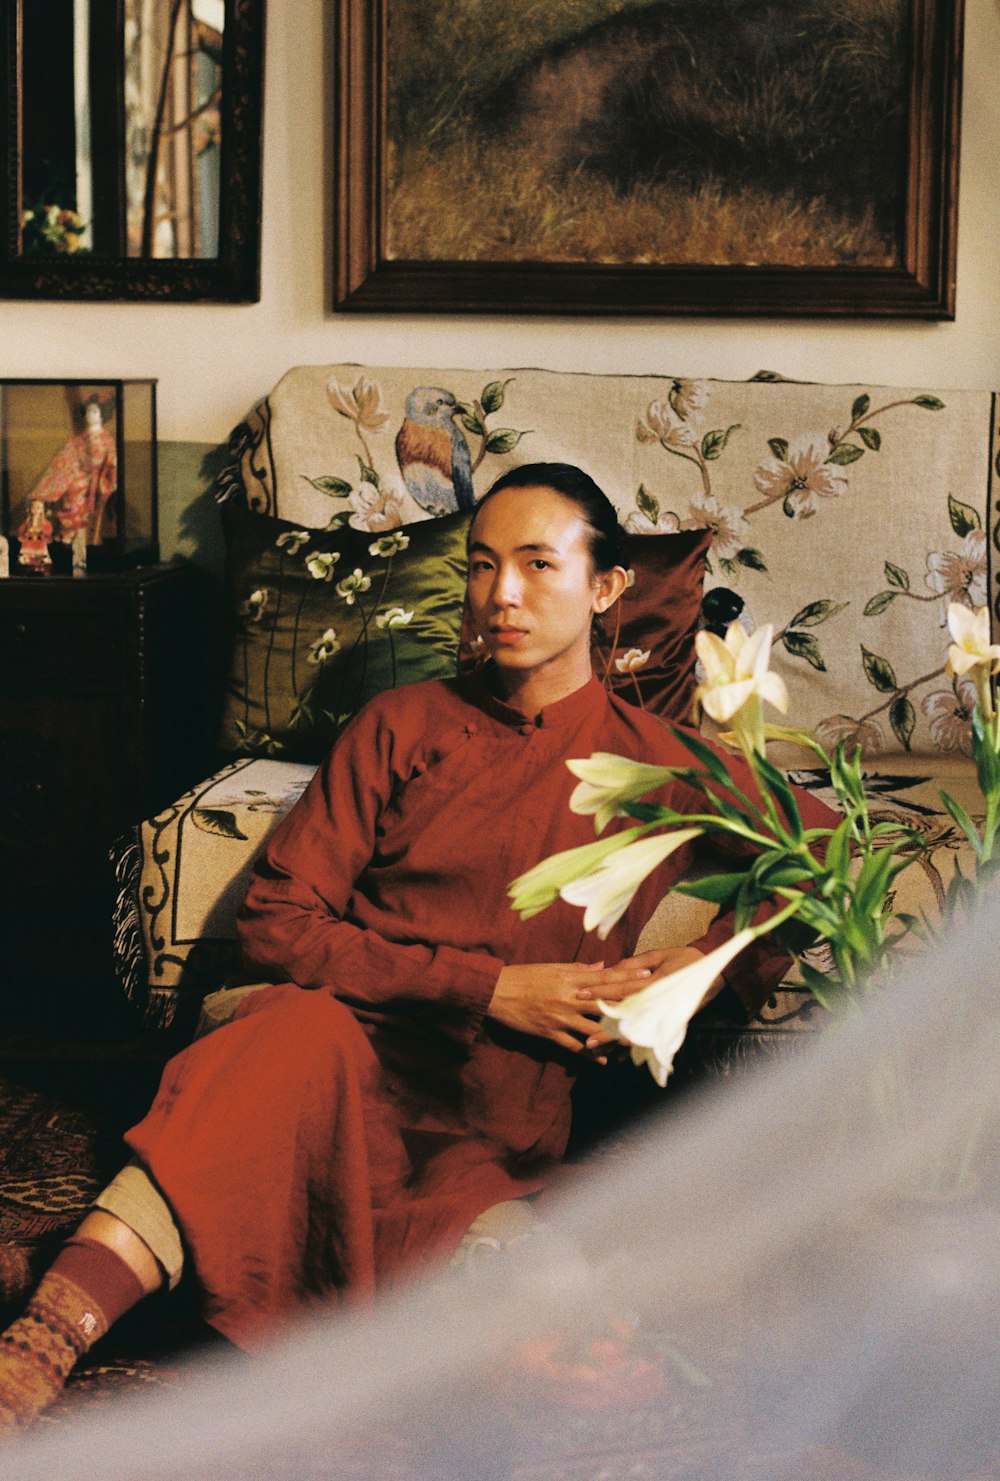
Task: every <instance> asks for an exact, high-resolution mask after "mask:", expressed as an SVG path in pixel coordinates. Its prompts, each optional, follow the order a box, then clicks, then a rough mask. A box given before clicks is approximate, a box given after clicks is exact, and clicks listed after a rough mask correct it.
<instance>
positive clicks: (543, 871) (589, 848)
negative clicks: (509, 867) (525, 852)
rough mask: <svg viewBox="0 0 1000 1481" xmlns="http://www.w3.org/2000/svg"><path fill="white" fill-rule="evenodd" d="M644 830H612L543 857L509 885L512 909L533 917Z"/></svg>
mask: <svg viewBox="0 0 1000 1481" xmlns="http://www.w3.org/2000/svg"><path fill="white" fill-rule="evenodd" d="M641 833H642V828H641V827H635V828H625V829H623V830H622V832H621V833H612V834H611V835H610V837H608V838H601V839H599V840H598V842H597V843H585V844H583V845H582V847H580V848H567V849H563V850H562V852H561V853H558V854H552V855H551V856H550V857H549V858H548V859H543V860H542V862H541V863H540V864H536V865H535V866H534V868H533V869H529V870H527V871H526V873H524V874H521V875H518V877H517V879H515V880H513V881H512V883H511V884H509V885H508V886H507V893H508V895H509V896H510V899H511V905H512V908H513V909H514V910H516V911H517V912H518V914H519V915H520V917H521V919H522V920H530V918H531V917H532V916H533V915H538V914H539V912H540V911H542V910H544V909H545V908H546V907H547V906H549V905H551V904H552V903H553V902H554V901H555V900H558V898H559V891H560V890H561V889H562V887H563V885H564V884H568V883H569V881H570V880H574V879H579V877H580V875H581V874H587V873H588V872H589V871H590V870H591V869H593V868H594V867H595V866H596V865H597V864H599V863H600V862H601V861H602V859H605V858H607V856H608V855H609V854H611V853H614V852H615V851H616V850H618V849H623V848H626V847H627V846H628V844H630V843H633V842H634V841H635V839H637V838H638V837H639V836H640V834H641Z"/></svg>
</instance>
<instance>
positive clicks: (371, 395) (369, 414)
mask: <svg viewBox="0 0 1000 1481" xmlns="http://www.w3.org/2000/svg"><path fill="white" fill-rule="evenodd" d="M326 394H327V396H328V397H329V399H330V405H331V406H332V407H333V409H334V411H335V412H338V413H339V414H340V416H342V417H348V418H349V419H350V420H351V421H352V422H357V424H358V426H359V427H364V428H365V430H366V431H368V432H381V430H382V428H383V427H384V426H385V424H386V422H387V421H388V420H389V413H388V412H387V411H385V410H384V408H383V406H382V392H381V390H380V389H379V387H378V386H377V385H376V384H375V382H374V381H370V380H369V379H368V377H367V376H366V375H359V376H358V378H357V380H356V381H355V382H354V386H353V388H350V389H349V388H348V387H347V386H341V385H339V384H338V382H337V381H336V380H334V379H331V380H329V381H327V383H326Z"/></svg>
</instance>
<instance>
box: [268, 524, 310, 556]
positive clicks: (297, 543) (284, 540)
mask: <svg viewBox="0 0 1000 1481" xmlns="http://www.w3.org/2000/svg"><path fill="white" fill-rule="evenodd" d="M311 539H312V535H311V534H310V532H309V531H308V530H285V532H284V533H283V534H281V535H279V536H278V538H277V540H276V541H275V542H274V543H275V545H277V546H278V548H279V550H287V551H288V554H289V555H298V553H299V551H300V550H301V549H302V547H303V545H308V544H309V541H310V540H311Z"/></svg>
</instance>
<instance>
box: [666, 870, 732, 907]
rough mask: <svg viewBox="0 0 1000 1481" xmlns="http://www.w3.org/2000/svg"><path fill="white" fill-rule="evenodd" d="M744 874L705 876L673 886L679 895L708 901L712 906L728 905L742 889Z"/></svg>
mask: <svg viewBox="0 0 1000 1481" xmlns="http://www.w3.org/2000/svg"><path fill="white" fill-rule="evenodd" d="M746 877H747V876H746V875H745V874H706V875H704V876H703V877H702V878H701V879H687V880H684V881H682V883H680V884H675V885H674V889H675V890H676V891H677V893H678V894H680V895H690V896H691V897H692V898H693V899H695V900H708V901H710V902H711V903H712V904H713V905H728V904H729V902H730V900H732V899H733V898H734V897H735V896H736V895H737V894H738V892H739V891H740V889H741V888H742V887H743V883H744V881H745V879H746Z"/></svg>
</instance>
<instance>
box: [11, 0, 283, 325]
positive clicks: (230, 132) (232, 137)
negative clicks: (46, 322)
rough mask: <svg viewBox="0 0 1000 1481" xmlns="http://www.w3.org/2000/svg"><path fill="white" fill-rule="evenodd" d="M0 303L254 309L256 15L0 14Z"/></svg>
mask: <svg viewBox="0 0 1000 1481" xmlns="http://www.w3.org/2000/svg"><path fill="white" fill-rule="evenodd" d="M0 22H2V27H0V77H2V78H3V79H4V83H3V86H4V88H5V97H4V109H3V113H2V115H0V158H2V159H3V165H4V168H3V173H2V176H0V222H2V236H3V241H2V255H0V297H4V298H38V299H41V298H67V299H106V300H112V299H120V300H126V299H154V300H155V299H161V300H171V301H196V300H206V301H218V302H231V303H252V302H256V301H257V299H259V297H260V193H261V187H260V174H261V121H262V112H263V109H262V102H263V100H262V85H263V57H264V0H0Z"/></svg>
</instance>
